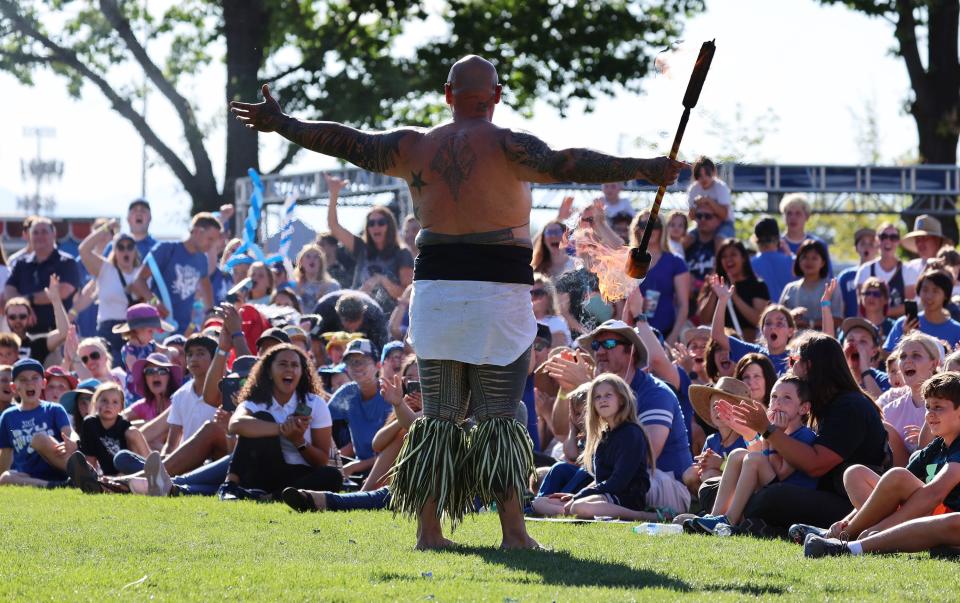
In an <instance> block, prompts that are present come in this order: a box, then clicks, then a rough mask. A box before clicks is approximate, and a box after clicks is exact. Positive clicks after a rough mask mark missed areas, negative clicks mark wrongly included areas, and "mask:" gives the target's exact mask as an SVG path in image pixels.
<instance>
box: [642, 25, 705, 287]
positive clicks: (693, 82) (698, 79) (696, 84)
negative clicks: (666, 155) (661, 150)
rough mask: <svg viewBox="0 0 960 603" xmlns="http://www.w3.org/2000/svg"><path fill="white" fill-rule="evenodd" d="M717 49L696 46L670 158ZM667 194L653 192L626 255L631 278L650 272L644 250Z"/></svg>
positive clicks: (677, 146)
mask: <svg viewBox="0 0 960 603" xmlns="http://www.w3.org/2000/svg"><path fill="white" fill-rule="evenodd" d="M716 50H717V47H716V45H715V44H714V43H713V40H711V41H709V42H704V43H703V45H702V46H701V47H700V54H699V55H698V56H697V62H696V64H695V65H694V66H693V73H691V74H690V82H689V83H688V84H687V91H686V93H685V94H684V95H683V115H681V116H680V125H679V126H677V135H676V136H674V138H673V147H672V148H671V149H670V159H676V158H677V153H678V152H679V151H680V140H681V139H682V138H683V131H684V130H685V129H686V128H687V120H689V119H690V110H691V109H693V108H694V107H696V106H697V100H699V99H700V91H701V90H702V89H703V82H704V81H705V80H706V79H707V71H709V70H710V62H711V61H713V53H714V52H715V51H716ZM666 192H667V187H666V186H665V185H663V184H661V185H660V188H658V189H657V196H656V198H655V199H654V200H653V207H651V208H650V218H648V219H647V225H646V227H644V229H643V236H642V237H641V239H640V246H639V247H634V248H632V249H631V250H630V253H629V255H627V266H626V272H627V274H628V275H630V276H631V277H632V278H637V279H640V278H643V277H645V276H646V275H647V270H649V269H650V253H649V252H648V251H647V248H648V247H649V245H650V235H651V233H652V232H653V223H654V221H655V220H656V218H657V215H658V214H659V213H660V203H661V202H662V201H663V195H664V193H666Z"/></svg>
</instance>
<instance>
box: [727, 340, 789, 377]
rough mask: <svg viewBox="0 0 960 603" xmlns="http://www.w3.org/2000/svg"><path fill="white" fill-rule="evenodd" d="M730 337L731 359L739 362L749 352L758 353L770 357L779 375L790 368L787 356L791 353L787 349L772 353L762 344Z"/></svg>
mask: <svg viewBox="0 0 960 603" xmlns="http://www.w3.org/2000/svg"><path fill="white" fill-rule="evenodd" d="M728 339H729V340H730V360H732V361H734V362H737V361H738V360H740V359H741V358H743V357H744V356H746V355H747V354H753V353H756V354H763V355H764V356H766V357H767V358H769V359H770V362H772V363H773V368H774V369H776V371H777V376H780V375H782V374H784V373H786V372H787V369H788V368H790V367H789V366H787V357H788V356H789V354H788V353H787V351H786V350H784V351H783V352H780V353H779V354H771V353H770V350H768V349H767V348H766V347H764V346H762V345H760V344H757V343H747V342H746V341H743V340H742V339H737V338H736V337H729V338H728Z"/></svg>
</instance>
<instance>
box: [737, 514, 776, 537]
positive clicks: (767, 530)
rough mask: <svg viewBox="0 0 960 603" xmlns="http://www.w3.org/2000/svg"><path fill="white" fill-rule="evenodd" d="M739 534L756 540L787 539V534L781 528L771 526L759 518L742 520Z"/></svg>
mask: <svg viewBox="0 0 960 603" xmlns="http://www.w3.org/2000/svg"><path fill="white" fill-rule="evenodd" d="M738 527H739V528H740V531H739V533H740V534H743V535H745V536H754V537H756V538H786V536H787V532H786V530H785V529H783V528H781V527H776V526H771V525H770V524H768V523H767V522H766V521H764V520H762V519H758V518H749V517H746V518H744V519H742V520H740V524H739V526H738Z"/></svg>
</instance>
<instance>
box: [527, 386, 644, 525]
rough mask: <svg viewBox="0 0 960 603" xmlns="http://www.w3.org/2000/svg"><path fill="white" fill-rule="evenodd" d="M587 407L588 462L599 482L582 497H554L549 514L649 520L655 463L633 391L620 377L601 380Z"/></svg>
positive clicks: (585, 462)
mask: <svg viewBox="0 0 960 603" xmlns="http://www.w3.org/2000/svg"><path fill="white" fill-rule="evenodd" d="M587 408H588V412H587V442H586V445H585V446H584V450H583V462H584V467H585V468H586V470H587V471H589V472H590V473H592V474H593V475H594V478H595V481H594V483H593V484H592V485H590V486H588V487H587V488H584V489H583V490H581V491H580V492H578V493H577V494H553V495H551V496H550V497H548V498H549V499H550V500H549V501H548V502H550V503H551V504H550V505H549V507H548V509H549V510H552V511H553V514H557V515H575V516H577V517H583V518H593V517H597V516H609V517H620V518H622V519H650V518H651V514H650V513H647V512H644V509H645V508H646V507H647V503H646V496H647V491H648V490H649V489H650V470H651V468H652V467H653V466H654V465H653V458H652V454H651V451H650V443H649V442H648V440H647V436H646V434H645V433H644V431H643V428H642V427H640V423H639V422H638V420H637V403H636V399H635V398H634V396H633V392H632V391H631V389H630V386H629V385H627V383H626V382H625V381H624V380H623V379H621V378H620V377H618V376H616V375H611V374H604V375H601V376H599V377H597V378H596V379H594V380H593V383H592V385H591V387H590V393H589V394H588V397H587ZM538 506H540V505H538ZM545 507H547V506H546V505H543V506H542V507H541V508H545Z"/></svg>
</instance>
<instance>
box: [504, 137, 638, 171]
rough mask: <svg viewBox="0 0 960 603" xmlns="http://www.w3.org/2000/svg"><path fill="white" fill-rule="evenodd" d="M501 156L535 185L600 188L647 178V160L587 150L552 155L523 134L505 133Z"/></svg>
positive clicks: (544, 146)
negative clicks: (571, 184) (572, 185)
mask: <svg viewBox="0 0 960 603" xmlns="http://www.w3.org/2000/svg"><path fill="white" fill-rule="evenodd" d="M500 145H501V148H502V149H503V152H504V155H505V156H506V157H507V159H508V160H509V161H511V162H513V163H515V164H518V165H520V166H522V167H523V168H526V171H528V172H532V173H528V176H529V177H530V179H531V180H533V181H535V182H580V183H583V184H599V183H604V182H618V181H623V180H633V179H634V178H639V177H644V178H648V179H649V178H650V177H651V176H653V174H649V173H648V172H649V168H650V167H651V165H650V163H651V162H650V161H649V160H647V159H634V158H628V157H615V156H613V155H606V154H604V153H598V152H597V151H590V150H588V149H564V150H562V151H555V150H553V149H551V148H550V147H549V146H548V145H547V144H546V143H545V142H543V141H542V140H540V139H539V138H537V137H536V136H533V135H532V134H525V133H522V132H507V133H506V134H505V135H504V137H503V139H502V141H501V143H500Z"/></svg>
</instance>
